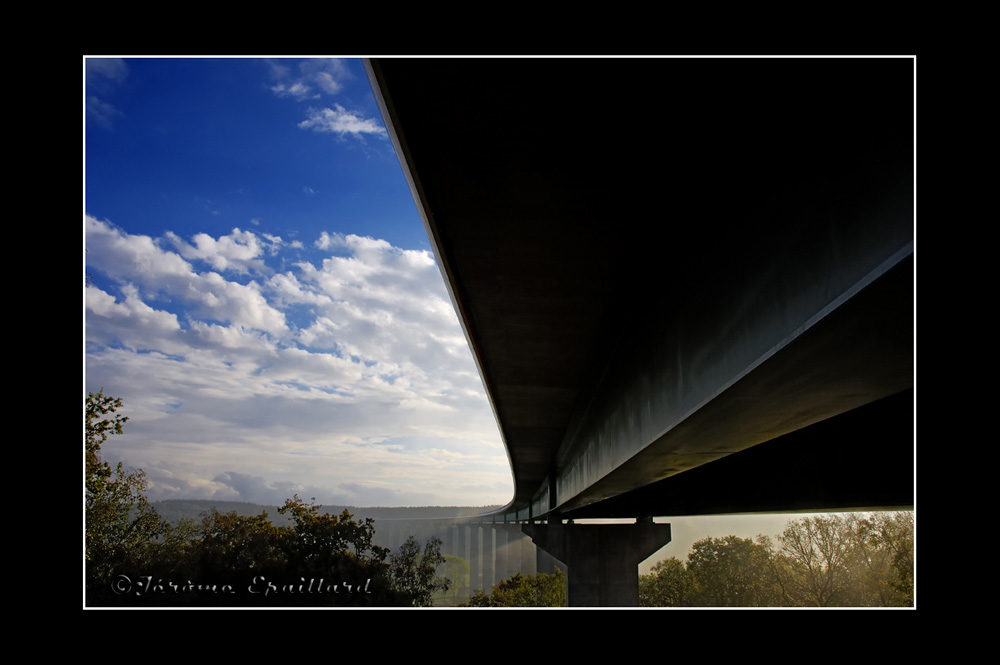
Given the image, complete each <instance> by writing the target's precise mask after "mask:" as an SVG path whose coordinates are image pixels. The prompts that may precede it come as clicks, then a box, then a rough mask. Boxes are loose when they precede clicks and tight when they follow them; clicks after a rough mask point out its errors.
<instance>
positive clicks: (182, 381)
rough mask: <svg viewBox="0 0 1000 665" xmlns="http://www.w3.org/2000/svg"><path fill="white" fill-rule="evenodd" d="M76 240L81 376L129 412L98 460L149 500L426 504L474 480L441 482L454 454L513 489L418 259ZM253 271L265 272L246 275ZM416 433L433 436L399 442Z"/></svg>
mask: <svg viewBox="0 0 1000 665" xmlns="http://www.w3.org/2000/svg"><path fill="white" fill-rule="evenodd" d="M86 232H87V234H86V241H87V249H88V252H87V255H86V258H87V262H88V270H89V271H91V272H92V273H94V274H95V276H96V278H95V284H99V286H97V285H92V286H90V287H89V288H88V289H87V301H86V305H87V341H88V353H87V382H88V386H93V389H94V390H96V389H98V388H101V387H104V388H106V389H107V390H108V392H109V394H114V395H116V396H121V397H123V398H124V399H125V401H126V407H127V411H128V415H130V416H131V417H132V420H131V421H130V422H129V427H128V428H127V434H126V436H124V437H116V441H115V442H114V444H113V446H112V447H110V448H109V451H116V452H117V453H118V454H120V455H121V456H122V458H123V459H128V460H129V463H131V464H133V465H135V466H138V467H141V468H143V469H145V470H146V471H147V473H148V474H149V477H150V479H151V485H150V496H151V497H153V498H168V497H179V496H180V495H182V494H183V493H184V492H187V493H188V494H187V496H199V497H203V498H211V497H213V496H214V497H216V498H237V497H239V498H241V499H242V500H252V501H260V500H261V499H262V498H263V497H265V496H268V497H273V496H277V495H281V494H285V495H286V496H284V497H282V500H283V498H287V496H288V494H287V493H288V491H289V490H290V489H294V488H300V489H302V488H309V489H306V490H305V491H307V492H311V493H309V496H320V492H321V491H322V492H324V493H325V494H323V496H325V497H328V498H327V499H325V500H337V501H342V502H344V503H350V501H348V500H347V499H349V498H350V497H354V498H355V499H357V500H359V501H360V500H361V499H362V497H364V501H365V502H367V503H375V504H378V503H381V504H382V505H388V504H393V503H395V504H399V503H403V502H405V501H417V500H418V499H417V498H416V497H419V502H421V503H424V504H429V503H435V501H434V498H433V497H434V496H436V495H437V493H447V492H448V491H450V490H449V488H450V487H454V486H456V484H460V485H462V486H465V485H466V484H468V483H469V482H470V476H469V475H467V474H468V471H467V470H466V471H464V472H462V473H459V472H457V471H456V472H455V473H456V474H457V475H456V476H455V477H454V479H453V480H450V481H449V478H451V476H450V475H449V474H450V473H451V472H450V471H449V469H452V468H456V464H455V462H456V460H458V459H463V460H466V461H469V460H472V461H475V463H476V464H477V465H478V466H477V469H478V470H477V471H475V472H474V477H475V478H476V479H477V480H476V482H477V483H480V485H479V486H480V487H487V486H489V487H493V486H496V485H500V486H504V485H506V486H507V487H509V475H508V474H509V471H508V467H507V462H506V455H505V453H504V452H503V449H502V447H501V446H500V444H499V439H498V436H497V431H496V425H495V422H494V420H493V416H492V413H491V411H490V409H489V405H488V403H487V400H486V397H485V394H484V392H483V389H482V384H481V381H480V379H479V376H478V373H477V372H476V370H475V366H474V363H473V362H472V357H471V353H470V351H469V349H468V346H467V344H466V342H465V339H464V336H463V334H462V332H461V328H460V326H459V323H458V319H457V317H456V315H455V312H454V310H453V309H452V307H451V305H450V301H449V298H448V295H447V292H446V290H445V288H444V283H443V280H442V278H441V275H440V273H439V271H438V268H437V265H436V264H435V261H434V258H433V256H432V255H431V254H430V253H429V252H426V251H417V250H403V249H400V248H397V247H393V246H392V245H391V244H390V243H388V242H385V241H384V240H379V239H374V238H368V237H361V236H355V235H342V234H330V233H326V234H323V235H322V236H320V238H319V239H318V240H316V242H315V243H313V248H314V249H313V250H311V251H313V252H315V251H317V250H318V251H320V252H323V253H324V254H323V255H322V256H319V257H314V258H313V259H312V260H301V258H300V261H299V263H297V264H295V265H294V267H293V268H292V269H291V270H285V271H282V272H277V271H274V270H271V269H269V268H267V265H266V262H268V261H274V262H277V263H280V261H281V257H280V256H276V257H274V258H272V254H275V253H277V254H280V251H281V249H284V248H286V247H289V245H288V244H285V243H283V242H282V241H281V239H280V238H278V237H277V236H266V235H256V234H253V233H250V232H246V231H240V230H239V229H234V230H233V231H232V232H231V233H230V234H228V235H225V236H221V237H211V236H209V235H207V234H198V235H195V236H193V237H192V239H191V241H190V242H185V241H181V240H180V239H179V238H178V237H177V236H175V235H173V234H168V236H167V237H165V238H163V239H159V240H157V239H153V238H150V237H148V236H142V235H133V234H128V233H125V232H124V231H122V230H120V229H118V228H116V227H115V226H114V225H112V224H111V223H110V222H107V221H100V220H97V219H96V218H93V217H88V218H87V226H86ZM195 265H198V266H202V267H201V268H200V269H197V270H196V269H195ZM254 271H257V272H262V271H268V272H270V276H269V277H267V278H266V279H263V280H261V281H259V282H258V281H256V280H253V279H251V280H249V281H247V280H246V276H247V274H248V273H251V272H254ZM227 276H231V277H233V278H235V277H239V278H241V279H242V280H244V281H245V282H246V283H239V282H237V281H233V279H231V278H228V277H227ZM418 440H419V441H434V442H435V443H434V444H433V446H414V445H412V444H411V443H407V442H415V441H418ZM130 441H135V442H136V443H134V444H133V443H130ZM417 448H420V451H419V453H420V454H417V453H418V451H417ZM483 450H490V451H491V452H489V453H484V452H482V451H483ZM237 461H238V463H237ZM351 483H354V485H351ZM362 489H363V491H362ZM300 496H302V493H301V492H300ZM493 500H494V501H495V502H498V503H499V502H502V501H504V500H506V497H502V496H501V497H499V498H495V499H493ZM470 501H473V502H478V503H482V502H483V501H484V499H483V498H482V496H478V497H476V498H470ZM450 502H452V503H453V502H454V499H451V500H450ZM279 503H280V501H279Z"/></svg>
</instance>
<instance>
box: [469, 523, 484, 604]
mask: <svg viewBox="0 0 1000 665" xmlns="http://www.w3.org/2000/svg"><path fill="white" fill-rule="evenodd" d="M481 531H482V530H481V529H480V528H479V525H478V524H470V525H469V588H470V589H471V590H472V591H475V590H476V589H482V588H483V583H482V578H481V571H482V551H483V545H482V535H481V533H480V532H481Z"/></svg>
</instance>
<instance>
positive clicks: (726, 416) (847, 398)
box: [367, 58, 915, 605]
mask: <svg viewBox="0 0 1000 665" xmlns="http://www.w3.org/2000/svg"><path fill="white" fill-rule="evenodd" d="M367 65H368V68H369V74H370V77H371V79H372V82H373V87H374V89H375V91H376V96H377V97H378V98H379V100H380V104H381V105H382V111H383V117H384V118H385V120H386V123H387V125H388V127H389V131H390V134H391V136H392V138H393V141H394V143H395V146H396V149H397V153H398V155H399V156H400V159H401V162H402V165H403V170H404V172H405V173H406V176H407V178H408V179H409V182H410V185H411V188H412V191H413V193H414V197H415V200H416V202H417V207H418V209H419V210H420V214H421V215H422V217H423V220H424V224H425V226H426V228H427V232H428V236H429V238H430V240H431V243H432V245H433V248H434V252H435V255H436V257H437V259H438V262H439V264H440V266H441V269H442V272H443V274H444V276H445V281H446V283H447V285H448V288H449V290H450V293H451V296H452V299H453V301H454V304H455V307H456V309H457V311H458V314H459V318H460V320H461V322H462V325H463V326H464V329H465V333H466V335H467V337H468V339H469V343H470V345H471V347H472V351H473V355H474V357H475V359H476V362H477V363H478V366H479V370H480V373H481V375H482V377H483V382H484V384H485V387H486V391H487V394H488V396H489V399H490V401H491V404H492V406H493V409H494V412H495V413H496V417H497V421H498V423H499V426H500V432H501V435H502V437H503V440H504V443H505V445H506V447H507V450H508V454H509V457H510V462H511V468H512V471H513V474H514V480H515V494H514V497H513V499H512V501H511V503H510V504H509V505H508V506H507V507H506V508H505V509H504V510H503V511H500V512H499V513H497V514H495V515H490V516H486V517H484V518H483V519H484V520H486V521H488V522H493V523H504V524H510V523H518V524H523V525H524V526H523V530H524V532H525V533H526V534H528V535H529V536H530V537H531V538H532V539H533V540H534V542H535V543H536V544H537V545H538V547H540V548H542V549H543V550H545V551H547V552H549V553H550V554H552V555H553V556H554V557H556V558H557V559H559V560H560V561H562V562H563V563H565V564H566V565H567V566H568V568H569V599H570V603H571V604H573V605H628V604H635V603H636V600H637V591H636V583H637V579H638V577H637V565H638V563H639V562H640V561H641V560H642V559H643V558H646V557H648V556H649V555H650V554H652V553H653V552H655V551H656V550H657V549H659V547H660V546H662V545H663V544H665V543H666V542H668V541H669V525H666V524H663V525H660V524H654V523H653V522H652V520H651V519H650V517H651V516H654V515H656V516H681V515H700V514H721V513H750V512H786V511H806V510H808V511H821V510H839V509H857V510H860V509H876V508H909V507H912V506H913V504H914V486H913V478H914V423H915V400H914V390H913V387H914V274H915V273H914V239H915V237H914V230H915V224H914V194H915V193H914V161H913V157H914V143H913V135H914V127H913V116H914V106H913V102H914V96H913V81H914V62H913V61H912V60H911V59H906V58H902V59H901V58H882V59H782V58H778V59H542V60H537V59H382V60H372V61H369V62H368V63H367ZM580 518H636V519H637V521H636V523H635V524H631V525H584V524H576V523H572V520H575V519H580Z"/></svg>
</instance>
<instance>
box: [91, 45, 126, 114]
mask: <svg viewBox="0 0 1000 665" xmlns="http://www.w3.org/2000/svg"><path fill="white" fill-rule="evenodd" d="M84 70H85V72H86V87H87V93H86V111H87V119H88V121H90V122H94V123H97V124H98V125H100V126H101V127H103V128H105V129H111V127H112V124H113V121H114V120H115V119H116V118H117V117H119V116H121V115H122V113H121V111H119V110H118V109H117V108H115V107H114V106H113V105H112V104H111V103H110V102H107V101H105V100H104V99H102V97H101V96H102V95H109V94H112V93H113V92H114V91H115V89H117V88H118V86H120V85H121V84H122V83H124V81H125V79H126V78H127V77H128V73H129V70H128V65H126V64H125V61H124V60H122V59H121V58H86V60H85V61H84Z"/></svg>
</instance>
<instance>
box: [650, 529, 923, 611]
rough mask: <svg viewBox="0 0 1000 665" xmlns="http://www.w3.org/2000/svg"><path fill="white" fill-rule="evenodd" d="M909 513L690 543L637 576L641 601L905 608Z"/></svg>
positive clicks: (909, 584)
mask: <svg viewBox="0 0 1000 665" xmlns="http://www.w3.org/2000/svg"><path fill="white" fill-rule="evenodd" d="M913 553H914V521H913V514H912V513H908V512H901V513H869V514H833V515H820V516H816V517H805V518H802V519H799V520H791V521H789V522H788V523H787V524H786V526H785V530H784V531H783V533H782V534H781V536H779V537H778V538H777V540H776V541H775V542H772V541H771V539H769V538H767V537H764V536H758V537H757V540H756V541H752V540H750V539H743V538H737V537H736V536H728V537H726V538H706V539H704V540H700V541H698V542H697V543H695V544H694V546H693V547H692V549H691V552H690V553H689V554H688V559H687V562H686V563H682V562H681V561H679V560H678V559H676V558H672V559H666V560H664V561H661V562H659V563H658V564H656V566H654V567H653V569H652V571H651V573H650V574H649V575H643V576H641V577H640V579H639V599H640V603H641V604H642V605H644V606H659V607H679V606H686V605H690V606H729V607H734V606H736V607H758V606H783V607H807V606H812V607H833V606H838V607H872V606H877V607H892V606H899V607H909V606H912V605H913V602H914V594H913Z"/></svg>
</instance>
